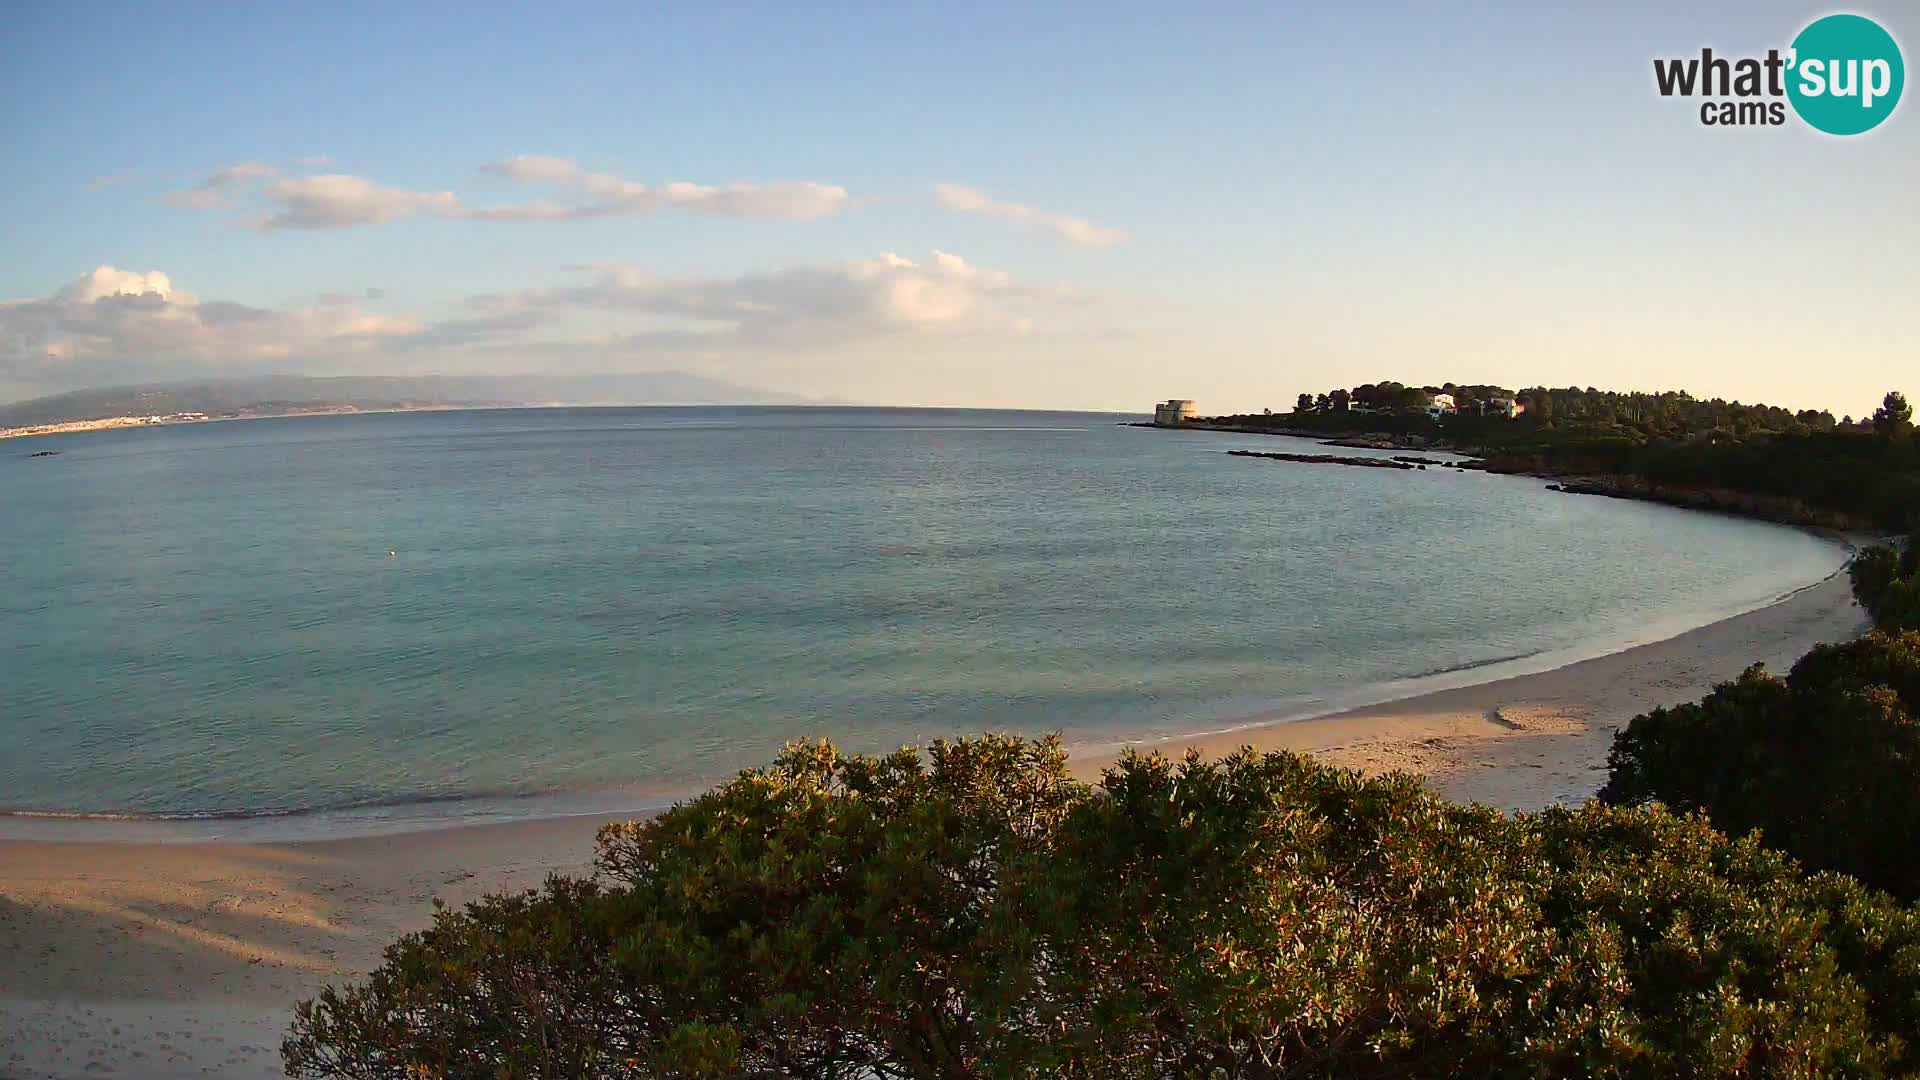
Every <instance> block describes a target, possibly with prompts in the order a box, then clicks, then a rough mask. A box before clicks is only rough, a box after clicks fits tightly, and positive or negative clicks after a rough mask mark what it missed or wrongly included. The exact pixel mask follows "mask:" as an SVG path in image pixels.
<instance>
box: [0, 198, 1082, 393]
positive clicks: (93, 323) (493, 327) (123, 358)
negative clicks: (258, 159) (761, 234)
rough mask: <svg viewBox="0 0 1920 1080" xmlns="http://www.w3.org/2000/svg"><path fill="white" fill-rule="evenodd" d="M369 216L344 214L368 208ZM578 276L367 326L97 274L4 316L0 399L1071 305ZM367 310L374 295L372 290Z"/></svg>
mask: <svg viewBox="0 0 1920 1080" xmlns="http://www.w3.org/2000/svg"><path fill="white" fill-rule="evenodd" d="M366 201H367V200H362V201H361V202H360V203H355V204H354V205H355V206H356V207H360V208H362V209H364V207H363V206H362V204H363V203H365V202H366ZM372 201H373V202H374V203H375V204H377V205H379V206H385V205H386V204H385V203H382V202H381V201H380V200H379V199H377V198H376V199H373V200H372ZM303 212H312V213H318V214H320V215H321V216H322V217H324V218H326V219H328V220H331V219H332V217H330V216H329V215H332V216H338V214H340V213H344V212H345V211H342V210H340V209H339V208H338V207H335V206H333V205H332V204H329V205H328V207H327V208H325V209H324V210H319V209H314V208H312V207H308V208H307V209H306V210H304V211H303ZM355 212H359V211H358V210H356V211H355ZM575 272H576V273H584V274H585V275H586V276H585V278H584V279H583V280H582V279H575V280H573V281H572V282H571V283H568V284H562V285H560V286H558V287H554V288H544V289H528V290H524V291H519V292H510V293H501V294H487V295H480V296H473V297H469V298H468V299H467V300H466V303H465V307H466V308H467V311H466V312H465V313H464V314H462V315H459V316H456V317H451V318H441V319H437V320H436V319H428V318H419V317H409V316H406V315H403V314H384V313H381V312H376V311H373V310H370V309H369V305H367V304H365V303H363V302H362V300H361V297H360V294H355V293H353V292H349V291H345V290H335V291H332V292H328V293H324V294H321V295H320V296H318V297H317V298H316V299H315V301H314V302H313V303H311V305H309V306H305V307H301V308H297V309H292V310H274V309H268V308H260V307H254V306H250V305H247V304H243V303H235V302H232V301H221V300H201V299H199V298H198V297H196V296H194V295H193V294H192V293H190V292H187V291H185V290H184V289H182V288H181V287H180V286H179V285H178V284H177V283H176V282H175V281H174V280H173V278H172V277H170V276H169V275H167V274H166V273H163V272H161V271H158V270H147V271H134V270H122V269H119V268H117V267H113V266H101V267H98V268H96V269H94V270H92V271H90V272H88V273H86V274H83V275H81V276H79V277H78V278H77V279H75V280H73V281H71V282H69V283H67V284H66V285H64V286H62V287H60V288H58V289H55V290H53V291H52V292H51V293H50V294H49V295H47V296H45V297H42V298H37V299H27V300H14V301H0V385H40V386H54V385H59V386H62V387H71V386H76V385H109V384H112V383H114V382H137V381H143V380H145V379H147V378H151V377H156V376H164V377H184V376H186V375H189V374H192V373H195V372H203V371H225V372H229V373H232V372H241V371H260V370H290V369H291V370H301V371H306V372H308V373H311V374H320V373H324V372H327V371H342V370H361V371H365V370H369V369H378V370H388V369H390V368H392V367H393V366H394V365H398V364H401V363H403V362H405V363H413V364H417V365H434V368H433V369H436V370H438V369H441V368H457V367H461V366H468V365H471V364H476V363H478V364H487V363H493V364H504V363H513V364H518V365H520V369H521V370H526V369H527V368H528V367H530V366H540V365H544V364H546V363H548V362H549V358H550V357H553V356H558V355H566V356H569V357H573V358H576V359H578V358H590V357H596V356H597V357H600V358H602V359H606V360H610V361H614V362H616V363H618V362H626V361H636V360H640V359H643V358H644V359H648V360H651V361H655V362H658V361H661V360H665V359H671V358H674V357H680V356H685V355H690V354H697V355H700V356H706V357H714V356H722V355H724V356H730V357H734V358H738V359H742V360H763V361H767V362H776V361H779V360H781V359H783V358H786V357H790V356H799V355H802V354H807V353H809V352H810V351H814V350H826V351H830V350H832V349H834V348H837V347H840V346H847V345H858V344H862V343H873V344H876V345H885V344H886V343H888V342H892V341H896V340H903V339H908V338H911V339H913V340H915V341H917V342H920V343H922V344H928V343H931V342H932V341H933V340H934V339H935V338H943V339H949V340H958V339H964V338H967V337H978V336H999V337H1000V338H1002V339H1004V340H1009V341H1011V340H1013V339H1015V338H1016V337H1018V336H1020V335H1023V334H1026V333H1027V332H1028V331H1029V330H1030V329H1031V328H1032V327H1033V325H1034V323H1035V322H1036V320H1038V319H1041V318H1046V317H1048V316H1051V315H1053V314H1056V313H1058V312H1059V311H1060V310H1061V309H1062V307H1063V305H1064V304H1065V303H1066V302H1067V298H1066V297H1064V296H1063V295H1062V294H1059V293H1056V292H1052V291H1048V290H1035V289H1031V288H1027V287H1023V286H1017V285H1015V284H1014V283H1013V282H1011V281H1010V280H1009V278H1008V276H1007V275H1006V274H1005V273H1002V272H1000V271H996V270H989V269H984V268H981V267H977V266H975V265H973V264H972V263H970V262H968V261H967V260H966V259H964V258H962V257H960V256H958V255H955V254H952V253H949V252H942V251H935V252H933V253H932V254H931V255H930V256H929V257H928V258H927V259H925V260H924V261H915V260H913V259H908V258H904V257H902V256H900V255H897V254H893V253H883V254H880V255H877V256H874V257H872V258H865V259H854V260H849V261H843V262H834V263H820V264H810V265H800V266H790V267H779V268H774V269H768V270H760V271H752V272H748V273H742V274H738V275H733V276H693V275H672V274H660V273H655V272H651V271H648V270H645V269H642V268H640V267H637V266H631V265H624V264H620V265H602V266H594V267H582V268H576V269H575ZM364 295H365V296H367V297H372V298H377V296H378V295H379V290H375V289H368V290H365V292H364ZM380 306H382V307H384V306H385V305H380ZM916 347H918V346H916ZM403 358H405V359H404V361H403ZM290 366H291V367H290Z"/></svg>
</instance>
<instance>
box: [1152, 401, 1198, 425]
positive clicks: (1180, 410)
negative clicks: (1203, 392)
mask: <svg viewBox="0 0 1920 1080" xmlns="http://www.w3.org/2000/svg"><path fill="white" fill-rule="evenodd" d="M1194 415H1195V414H1194V411H1193V402H1191V401H1188V400H1186V399H1184V398H1168V399H1167V400H1165V401H1163V402H1161V403H1159V404H1158V405H1155V406H1154V407H1153V426H1154V427H1179V426H1180V425H1182V424H1185V423H1187V422H1188V421H1190V420H1192V419H1193V418H1194Z"/></svg>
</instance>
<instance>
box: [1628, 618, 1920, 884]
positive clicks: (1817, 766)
mask: <svg viewBox="0 0 1920 1080" xmlns="http://www.w3.org/2000/svg"><path fill="white" fill-rule="evenodd" d="M1916 717H1920V633H1917V632H1913V631H1908V632H1906V633H1903V634H1898V635H1893V634H1882V633H1874V634H1871V635H1869V636H1867V637H1864V638H1861V639H1859V640H1856V641H1850V642H1847V643H1846V644H1844V645H1821V646H1818V647H1816V648H1815V649H1814V650H1813V651H1812V652H1809V653H1808V654H1807V655H1806V656H1804V657H1802V658H1801V659H1800V661H1799V663H1797V664H1795V665H1794V666H1793V670H1792V671H1791V672H1790V673H1789V674H1788V675H1787V677H1786V678H1785V679H1784V680H1783V679H1778V678H1775V677H1773V676H1771V675H1768V674H1766V673H1765V672H1763V671H1762V670H1760V668H1759V667H1758V666H1756V667H1753V668H1750V669H1748V671H1747V672H1746V673H1745V674H1744V675H1742V676H1740V678H1739V679H1738V680H1736V681H1734V682H1730V683H1723V684H1722V685H1720V686H1718V687H1716V688H1715V689H1714V691H1713V692H1712V693H1711V694H1709V695H1707V697H1706V698H1705V699H1703V700H1701V701H1699V702H1697V703H1693V704H1688V705H1679V706H1675V707H1673V708H1664V709H1655V710H1653V711H1652V712H1651V713H1648V714H1646V715H1645V716H1641V717H1637V718H1635V719H1634V721H1633V722H1632V723H1631V724H1629V725H1628V726H1627V727H1626V728H1625V729H1624V730H1623V731H1621V732H1620V734H1619V735H1617V736H1615V737H1614V742H1613V749H1612V752H1611V753H1610V754H1609V755H1608V759H1607V761H1608V766H1609V775H1608V779H1607V784H1606V786H1605V787H1604V788H1602V789H1601V790H1600V797H1601V798H1602V799H1604V800H1607V801H1609V802H1613V803H1623V804H1635V803H1644V802H1654V801H1657V802H1661V803H1664V804H1666V806H1667V807H1669V808H1670V809H1673V810H1680V811H1688V810H1699V811H1704V812H1705V813H1706V814H1707V815H1708V816H1709V817H1710V818H1712V819H1713V823H1714V824H1715V825H1716V826H1718V827H1719V828H1721V829H1724V830H1726V831H1727V832H1728V833H1731V834H1734V835H1740V834H1743V833H1746V832H1749V831H1751V830H1754V829H1758V830H1760V833H1761V836H1762V838H1763V839H1764V840H1765V842H1766V843H1768V844H1770V845H1773V846H1775V847H1778V848H1781V849H1782V850H1784V851H1786V852H1788V853H1790V854H1792V855H1794V856H1795V857H1797V858H1799V859H1800V860H1801V861H1802V862H1804V863H1806V864H1807V865H1809V866H1811V867H1814V868H1817V869H1827V870H1836V871H1839V872H1842V873H1846V874H1851V875H1853V876H1855V877H1857V878H1859V879H1860V880H1861V881H1863V882H1866V883H1867V884H1869V885H1872V886H1876V887H1878V888H1882V889H1886V890H1888V891H1890V892H1892V893H1894V894H1895V895H1896V896H1899V897H1901V898H1903V899H1906V900H1913V899H1916V898H1920V722H1917V721H1916Z"/></svg>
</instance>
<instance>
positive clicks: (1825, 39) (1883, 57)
mask: <svg viewBox="0 0 1920 1080" xmlns="http://www.w3.org/2000/svg"><path fill="white" fill-rule="evenodd" d="M1787 64H1788V68H1787V100H1789V101H1791V102H1793V111H1794V112H1797V113H1799V114H1800V119H1802V120H1805V121H1806V122H1807V123H1809V124H1811V125H1813V126H1814V127H1815V128H1818V129H1819V130H1821V131H1824V132H1826V133H1827V134H1829V135H1858V134H1860V133H1861V132H1863V131H1871V130H1873V129H1874V128H1876V127H1878V126H1879V125H1880V123H1881V121H1883V120H1885V119H1886V118H1887V117H1889V116H1891V115H1893V110H1894V107H1895V106H1897V105H1899V104H1900V91H1901V89H1902V88H1903V87H1905V86H1906V83H1907V68H1906V65H1905V64H1903V63H1902V62H1901V60H1900V46H1899V44H1898V43H1896V42H1895V41H1894V40H1893V35H1892V34H1889V33H1887V32H1886V31H1885V30H1884V29H1882V28H1881V26H1880V24H1879V23H1877V22H1874V21H1873V20H1872V19H1869V18H1866V17H1864V16H1860V15H1829V16H1827V17H1826V18H1824V19H1817V20H1815V21H1814V22H1812V23H1809V24H1808V25H1807V28H1806V29H1805V30H1802V31H1800V36H1799V37H1796V38H1794V39H1793V52H1792V53H1791V55H1790V58H1789V59H1788V61H1787Z"/></svg>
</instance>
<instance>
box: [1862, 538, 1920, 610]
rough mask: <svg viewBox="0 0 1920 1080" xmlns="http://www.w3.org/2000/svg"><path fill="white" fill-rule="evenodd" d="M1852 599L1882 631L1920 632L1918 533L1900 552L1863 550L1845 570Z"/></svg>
mask: <svg viewBox="0 0 1920 1080" xmlns="http://www.w3.org/2000/svg"><path fill="white" fill-rule="evenodd" d="M1848 572H1849V573H1850V574H1851V575H1852V578H1853V596H1854V599H1856V600H1858V601H1860V606H1861V607H1863V608H1866V609H1867V614H1868V615H1870V616H1872V617H1873V624H1874V626H1876V627H1878V628H1879V629H1881V630H1886V631H1889V632H1896V631H1900V630H1920V534H1915V535H1914V536H1911V537H1909V538H1908V539H1907V547H1906V550H1905V551H1904V552H1903V551H1901V550H1899V549H1898V548H1896V547H1894V546H1893V545H1891V544H1876V545H1875V546H1873V547H1870V548H1867V549H1866V550H1865V551H1862V552H1861V553H1860V554H1859V555H1858V556H1856V557H1855V558H1854V560H1853V565H1852V566H1850V567H1848Z"/></svg>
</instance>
